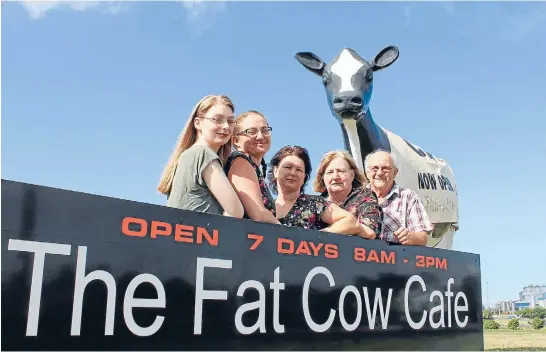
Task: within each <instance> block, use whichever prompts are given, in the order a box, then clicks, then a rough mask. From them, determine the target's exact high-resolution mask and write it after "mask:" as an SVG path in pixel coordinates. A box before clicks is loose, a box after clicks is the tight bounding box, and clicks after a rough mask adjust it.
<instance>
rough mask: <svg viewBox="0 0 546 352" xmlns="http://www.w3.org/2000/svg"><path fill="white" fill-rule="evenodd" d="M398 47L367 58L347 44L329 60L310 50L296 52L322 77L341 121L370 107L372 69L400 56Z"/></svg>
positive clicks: (335, 113)
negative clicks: (326, 62) (369, 58)
mask: <svg viewBox="0 0 546 352" xmlns="http://www.w3.org/2000/svg"><path fill="white" fill-rule="evenodd" d="M398 55H399V52H398V48H397V47H395V46H388V47H386V48H384V49H383V50H381V51H380V52H379V53H378V54H377V55H376V56H375V58H374V59H373V61H371V62H370V61H367V60H365V59H363V58H362V57H361V56H360V55H358V54H357V53H356V52H355V51H354V50H353V49H350V48H344V49H343V50H341V52H340V53H339V54H338V55H337V56H336V57H335V58H334V59H333V60H332V61H331V62H330V63H328V64H325V63H324V62H323V61H322V60H321V59H320V58H319V57H318V56H317V55H315V54H313V53H310V52H299V53H297V54H296V55H295V56H296V60H298V61H299V62H300V63H301V64H302V65H303V66H304V67H305V68H307V69H308V70H309V71H311V72H313V73H315V74H317V75H319V76H320V77H322V83H323V85H324V88H325V90H326V96H327V98H328V105H329V106H330V110H331V111H332V114H333V115H334V116H335V117H336V118H337V119H338V120H339V121H340V122H341V121H342V120H343V119H357V118H358V116H360V114H361V113H362V112H363V113H366V112H367V111H368V107H369V103H370V99H371V96H372V90H373V73H374V72H375V71H379V70H382V69H384V68H386V67H388V66H390V65H391V64H392V63H394V62H395V61H396V59H398Z"/></svg>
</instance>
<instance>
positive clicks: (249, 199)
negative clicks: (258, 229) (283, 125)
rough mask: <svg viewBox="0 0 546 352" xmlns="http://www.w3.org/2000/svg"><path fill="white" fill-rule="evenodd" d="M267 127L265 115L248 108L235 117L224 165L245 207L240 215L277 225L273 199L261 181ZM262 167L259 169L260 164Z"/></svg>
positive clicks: (268, 133) (267, 144)
mask: <svg viewBox="0 0 546 352" xmlns="http://www.w3.org/2000/svg"><path fill="white" fill-rule="evenodd" d="M271 130H272V128H271V127H269V125H268V123H267V120H266V118H265V116H263V115H262V114H261V113H259V112H257V111H254V110H250V111H247V112H244V113H242V114H241V115H239V116H238V117H237V119H236V124H235V129H234V131H233V145H234V146H235V149H236V151H234V152H232V153H231V155H230V156H229V157H228V159H227V161H226V166H225V168H224V170H225V172H226V174H227V175H228V179H229V181H230V182H231V184H232V185H233V188H234V189H235V192H237V195H238V196H239V199H240V200H241V203H243V207H244V209H245V214H244V218H246V219H252V220H256V221H260V222H268V223H272V224H280V222H279V220H277V219H276V218H275V200H274V199H273V197H272V196H271V192H270V191H269V188H268V187H267V184H266V182H265V173H266V166H267V164H266V163H265V161H264V159H263V157H264V155H265V154H266V153H267V152H268V151H269V148H270V147H271ZM258 165H261V166H262V170H260V167H259V166H258Z"/></svg>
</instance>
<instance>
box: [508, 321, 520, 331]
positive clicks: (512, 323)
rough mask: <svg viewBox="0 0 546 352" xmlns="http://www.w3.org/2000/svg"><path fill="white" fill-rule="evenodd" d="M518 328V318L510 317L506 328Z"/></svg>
mask: <svg viewBox="0 0 546 352" xmlns="http://www.w3.org/2000/svg"><path fill="white" fill-rule="evenodd" d="M518 328H519V319H516V318H514V319H510V321H509V322H508V329H512V330H517V329H518Z"/></svg>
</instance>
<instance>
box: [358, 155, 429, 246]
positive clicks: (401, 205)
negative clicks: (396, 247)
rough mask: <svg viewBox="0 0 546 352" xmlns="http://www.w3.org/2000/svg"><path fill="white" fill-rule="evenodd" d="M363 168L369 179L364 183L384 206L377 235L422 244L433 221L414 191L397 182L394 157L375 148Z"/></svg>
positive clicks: (385, 239) (382, 206)
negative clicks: (381, 222)
mask: <svg viewBox="0 0 546 352" xmlns="http://www.w3.org/2000/svg"><path fill="white" fill-rule="evenodd" d="M364 168H365V171H366V176H367V178H368V180H369V183H368V184H367V185H366V187H368V188H370V189H371V190H372V191H374V192H375V194H376V195H377V198H378V203H379V205H380V206H381V208H382V209H383V227H382V229H381V234H380V235H379V238H380V239H381V240H383V241H386V242H387V243H390V244H402V245H414V246H425V245H426V244H427V238H428V232H429V231H432V229H433V227H432V223H431V222H430V219H429V217H428V214H427V212H426V210H425V207H424V205H423V203H422V202H421V199H420V198H419V196H418V195H417V193H415V192H414V191H413V190H411V189H409V188H406V187H401V186H399V185H398V184H396V182H395V178H396V175H397V174H398V168H397V166H396V159H395V157H394V156H393V155H392V154H391V153H388V152H386V151H383V150H376V151H374V152H372V153H370V154H368V155H367V156H366V159H365V160H364Z"/></svg>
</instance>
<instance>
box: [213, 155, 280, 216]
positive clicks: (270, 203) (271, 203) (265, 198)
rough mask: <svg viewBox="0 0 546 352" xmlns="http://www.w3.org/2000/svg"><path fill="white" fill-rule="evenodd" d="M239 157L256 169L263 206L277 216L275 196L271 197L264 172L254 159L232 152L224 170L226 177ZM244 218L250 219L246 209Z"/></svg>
mask: <svg viewBox="0 0 546 352" xmlns="http://www.w3.org/2000/svg"><path fill="white" fill-rule="evenodd" d="M237 157H241V158H243V159H245V160H246V161H248V162H249V163H250V165H252V167H253V168H254V171H255V172H256V176H257V177H258V185H259V186H260V193H261V194H262V202H263V205H264V207H265V209H267V210H269V211H270V212H271V213H272V214H273V216H275V214H276V212H275V200H274V199H273V196H271V192H270V191H269V188H268V187H267V184H266V182H265V175H263V174H262V171H261V170H260V167H259V166H258V165H256V163H255V162H254V160H252V158H251V157H250V156H248V155H246V154H245V153H243V152H240V151H235V152H232V153H231V154H230V156H229V157H228V159H227V161H226V166H225V168H224V170H225V172H226V175H228V173H229V169H230V168H231V164H232V163H233V160H235V158H237ZM243 218H245V219H250V217H249V216H248V214H247V212H246V209H245V214H244V216H243Z"/></svg>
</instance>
